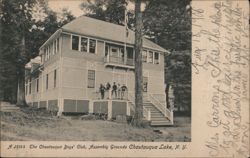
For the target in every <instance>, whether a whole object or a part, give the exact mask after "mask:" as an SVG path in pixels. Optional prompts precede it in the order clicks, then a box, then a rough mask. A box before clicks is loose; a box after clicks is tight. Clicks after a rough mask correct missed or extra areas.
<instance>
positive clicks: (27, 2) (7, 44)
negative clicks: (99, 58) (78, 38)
mask: <svg viewBox="0 0 250 158" xmlns="http://www.w3.org/2000/svg"><path fill="white" fill-rule="evenodd" d="M37 6H38V7H39V8H41V9H42V10H43V11H44V15H43V17H38V18H37V17H36V18H34V17H33V15H34V8H35V7H37ZM0 7H1V10H2V12H1V14H0V20H1V22H0V24H1V27H0V28H1V48H2V49H1V50H0V53H1V55H0V96H1V98H0V99H1V100H5V101H10V102H13V103H15V102H16V101H17V104H18V105H20V106H24V105H25V104H26V103H25V95H24V90H25V89H24V75H25V73H24V70H25V64H26V63H27V62H28V61H29V60H30V59H31V58H33V57H35V56H37V55H38V52H39V47H40V46H41V45H42V44H43V43H44V42H45V41H46V40H47V39H48V38H49V36H50V35H51V34H53V33H54V32H55V31H56V30H57V29H58V28H60V27H61V26H62V25H64V24H66V23H68V22H69V21H71V20H72V19H74V16H73V15H72V14H71V12H70V11H68V10H67V9H63V10H62V14H61V19H59V18H58V14H57V13H55V12H53V11H51V10H50V9H49V8H48V5H47V3H46V1H42V0H19V1H15V0H3V1H2V3H0ZM17 92H18V93H17ZM17 94H18V98H17Z"/></svg>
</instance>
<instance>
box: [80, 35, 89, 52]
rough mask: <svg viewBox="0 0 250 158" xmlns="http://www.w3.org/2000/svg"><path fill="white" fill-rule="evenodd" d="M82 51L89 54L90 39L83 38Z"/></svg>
mask: <svg viewBox="0 0 250 158" xmlns="http://www.w3.org/2000/svg"><path fill="white" fill-rule="evenodd" d="M81 51H82V52H87V51H88V39H87V38H84V37H81Z"/></svg>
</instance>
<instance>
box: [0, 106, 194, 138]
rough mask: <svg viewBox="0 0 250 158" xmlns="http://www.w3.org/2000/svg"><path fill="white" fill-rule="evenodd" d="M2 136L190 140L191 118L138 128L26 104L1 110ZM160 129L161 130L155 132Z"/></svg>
mask: <svg viewBox="0 0 250 158" xmlns="http://www.w3.org/2000/svg"><path fill="white" fill-rule="evenodd" d="M0 115H1V139H2V140H27V141H28V140H36V141H45V140H46V141H67V140H70V141H190V119H189V118H187V117H182V118H181V117H179V118H176V121H177V123H178V126H174V127H158V128H135V127H132V126H130V125H128V124H122V123H116V122H113V121H103V120H81V119H80V117H79V118H78V117H70V116H62V117H59V118H58V117H56V116H53V115H51V114H50V113H48V112H47V111H45V110H37V109H31V108H25V109H21V110H18V111H14V112H1V113H0ZM157 129H158V130H160V131H161V133H158V132H154V130H157Z"/></svg>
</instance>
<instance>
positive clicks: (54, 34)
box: [39, 29, 62, 55]
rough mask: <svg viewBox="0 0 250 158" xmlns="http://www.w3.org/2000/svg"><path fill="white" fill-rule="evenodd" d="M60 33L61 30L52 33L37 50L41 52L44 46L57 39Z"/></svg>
mask: <svg viewBox="0 0 250 158" xmlns="http://www.w3.org/2000/svg"><path fill="white" fill-rule="evenodd" d="M61 33H62V29H58V30H57V31H56V32H55V33H53V34H52V35H51V36H50V37H49V39H48V40H47V41H46V42H44V43H43V45H42V46H41V47H40V48H39V50H41V49H42V48H43V47H44V46H46V45H47V44H48V43H49V42H51V41H52V40H54V39H55V38H57V37H59V36H60V34H61ZM41 54H42V53H41V51H40V53H39V55H41Z"/></svg>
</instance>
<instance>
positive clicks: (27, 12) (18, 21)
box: [1, 0, 35, 106]
mask: <svg viewBox="0 0 250 158" xmlns="http://www.w3.org/2000/svg"><path fill="white" fill-rule="evenodd" d="M34 4H35V0H29V1H27V0H20V1H14V0H3V1H2V6H1V7H2V11H3V12H2V14H1V23H2V25H3V28H4V29H5V28H6V29H7V28H8V29H7V30H8V33H7V32H5V31H4V32H3V34H5V35H3V36H5V38H8V36H9V37H10V35H11V36H14V38H13V39H12V40H11V41H9V42H10V43H7V41H3V45H4V48H5V49H6V52H4V53H6V54H5V55H6V56H5V57H7V56H8V54H7V53H10V52H12V53H13V55H14V57H13V58H10V60H11V61H12V63H11V64H14V65H15V66H14V67H15V70H16V76H14V77H16V79H17V105H19V106H24V105H26V102H25V88H24V84H25V83H24V69H25V68H24V66H25V64H26V63H27V60H28V58H27V51H26V47H25V43H26V42H25V37H26V34H27V33H28V31H29V28H30V27H31V25H32V20H31V18H32V7H33V5H34ZM12 49H13V51H11V50H12ZM8 59H9V58H7V59H6V60H7V61H9V60H8ZM6 69H9V68H6Z"/></svg>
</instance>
